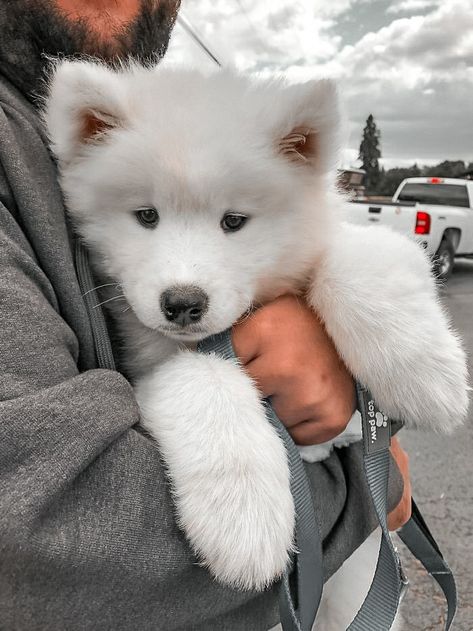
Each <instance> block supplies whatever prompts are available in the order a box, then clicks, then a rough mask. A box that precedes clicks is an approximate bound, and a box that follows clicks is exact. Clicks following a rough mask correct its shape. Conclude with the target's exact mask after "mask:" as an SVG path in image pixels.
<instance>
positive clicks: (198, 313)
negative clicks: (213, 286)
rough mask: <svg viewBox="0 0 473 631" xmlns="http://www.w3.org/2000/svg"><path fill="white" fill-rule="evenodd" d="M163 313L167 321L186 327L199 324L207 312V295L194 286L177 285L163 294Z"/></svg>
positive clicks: (161, 301) (161, 302)
mask: <svg viewBox="0 0 473 631" xmlns="http://www.w3.org/2000/svg"><path fill="white" fill-rule="evenodd" d="M160 304H161V311H162V312H163V313H164V316H165V317H166V320H169V322H174V323H175V324H179V325H180V326H182V327H184V326H187V325H188V324H193V323H195V322H198V321H199V320H200V319H201V318H202V316H203V315H204V313H205V312H206V311H207V307H208V305H209V299H208V296H207V294H206V293H205V292H204V291H202V289H199V287H195V286H193V285H176V286H175V287H171V288H170V289H166V291H163V293H162V294H161V300H160Z"/></svg>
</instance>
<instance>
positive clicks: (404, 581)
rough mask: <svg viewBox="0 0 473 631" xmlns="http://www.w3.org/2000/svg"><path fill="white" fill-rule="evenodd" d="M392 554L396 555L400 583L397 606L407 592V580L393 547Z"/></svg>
mask: <svg viewBox="0 0 473 631" xmlns="http://www.w3.org/2000/svg"><path fill="white" fill-rule="evenodd" d="M394 552H395V553H396V560H397V567H398V570H399V580H400V582H401V589H400V591H399V605H400V604H401V603H402V601H403V600H404V597H405V595H406V594H407V592H408V591H409V579H408V578H407V576H406V573H405V572H404V568H403V566H402V562H401V557H400V556H399V552H398V549H397V548H396V547H395V548H394Z"/></svg>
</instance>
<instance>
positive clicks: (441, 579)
mask: <svg viewBox="0 0 473 631" xmlns="http://www.w3.org/2000/svg"><path fill="white" fill-rule="evenodd" d="M397 534H398V535H399V537H400V538H401V540H402V541H403V542H404V544H405V545H406V546H407V547H408V548H409V550H410V551H411V553H412V554H413V555H414V556H415V557H416V558H417V559H418V560H419V561H420V562H421V563H422V565H423V566H424V567H425V569H426V570H427V572H428V573H429V574H430V575H431V576H432V578H433V579H434V580H435V581H436V582H437V584H438V585H439V587H440V589H441V590H442V592H443V594H444V596H445V600H446V601H447V618H446V621H445V630H446V631H448V630H449V629H450V627H451V626H452V622H453V619H454V617H455V614H456V611H457V588H456V585H455V578H454V576H453V574H452V571H451V569H450V568H449V567H448V565H447V562H446V561H445V559H444V558H443V556H442V553H441V552H440V549H439V547H438V545H437V542H436V541H435V539H434V537H433V536H432V534H431V532H430V530H429V528H428V527H427V524H426V523H425V521H424V518H423V517H422V514H421V512H420V510H419V508H418V507H417V504H416V503H415V502H414V500H412V517H411V519H410V520H409V521H408V522H407V524H405V525H404V526H403V527H402V528H401V529H400V530H398V531H397Z"/></svg>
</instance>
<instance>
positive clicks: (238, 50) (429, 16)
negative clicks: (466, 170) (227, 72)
mask: <svg viewBox="0 0 473 631" xmlns="http://www.w3.org/2000/svg"><path fill="white" fill-rule="evenodd" d="M181 7H182V9H181V11H182V14H183V16H184V17H185V18H187V19H188V20H189V22H190V23H191V24H192V26H193V27H194V28H195V29H196V31H198V33H199V35H200V36H201V37H202V39H203V40H204V42H205V43H206V44H207V45H208V46H209V48H210V49H211V50H212V51H213V52H214V53H215V54H216V55H217V57H219V58H220V59H221V60H222V61H223V62H224V63H232V64H235V65H237V66H238V67H240V68H242V69H244V70H258V71H266V72H272V71H277V72H281V71H282V72H285V73H287V74H288V75H289V76H290V77H291V78H293V79H300V80H304V79H308V78H312V77H319V76H331V77H335V78H337V79H338V80H339V82H340V85H341V87H342V95H343V98H344V102H345V110H346V113H347V116H348V119H349V126H348V136H347V143H346V144H347V149H346V150H345V154H344V164H345V166H348V165H349V164H356V157H357V153H358V146H359V142H360V136H361V131H362V127H363V123H364V121H365V119H366V117H367V115H368V114H369V113H372V114H373V115H374V117H375V119H376V121H377V123H378V125H379V127H380V129H381V133H382V152H383V158H384V163H385V166H386V167H391V166H395V165H399V166H404V165H408V164H412V163H413V162H414V161H417V162H418V163H420V164H429V163H435V162H439V161H440V160H443V159H463V160H466V161H473V0H299V1H295V0H183V1H182V5H181ZM168 55H169V57H170V58H171V59H172V60H173V61H179V62H190V63H192V64H196V65H198V66H201V67H203V68H204V67H206V66H208V65H209V64H211V63H212V62H210V61H209V59H208V58H206V56H205V54H204V53H203V52H202V51H201V50H200V49H199V47H198V46H197V45H196V44H195V43H194V42H193V41H192V39H191V38H189V36H188V35H187V34H186V33H185V32H184V30H183V29H182V27H181V26H180V25H177V26H176V28H175V29H174V34H173V36H172V40H171V46H170V49H169V53H168Z"/></svg>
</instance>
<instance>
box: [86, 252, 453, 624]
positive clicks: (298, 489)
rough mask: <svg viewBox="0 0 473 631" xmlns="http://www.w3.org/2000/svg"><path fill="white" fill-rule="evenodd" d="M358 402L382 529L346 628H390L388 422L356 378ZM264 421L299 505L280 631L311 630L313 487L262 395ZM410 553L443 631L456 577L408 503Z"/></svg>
mask: <svg viewBox="0 0 473 631" xmlns="http://www.w3.org/2000/svg"><path fill="white" fill-rule="evenodd" d="M74 257H75V264H76V272H77V277H78V280H79V286H80V289H81V292H82V295H83V299H84V303H85V306H86V309H87V313H88V316H89V321H90V326H91V329H92V334H93V339H94V345H95V352H96V357H97V364H98V366H99V367H100V368H106V369H110V370H115V361H114V357H113V352H112V346H111V343H110V338H109V335H108V330H107V324H106V321H105V318H104V315H103V312H102V308H101V307H100V306H98V307H97V306H96V305H95V304H94V298H93V297H92V295H91V294H92V290H93V289H94V282H93V277H92V273H91V271H90V268H89V263H88V255H87V251H86V249H85V248H84V246H83V245H82V244H81V243H80V241H79V240H78V239H76V241H75V244H74ZM198 350H199V351H200V352H206V353H216V354H217V355H219V356H221V357H223V358H224V359H231V360H233V361H236V357H235V353H234V351H233V346H232V342H231V332H230V331H225V332H223V333H220V334H219V335H216V336H213V337H211V338H207V339H205V340H203V341H202V342H200V343H199V346H198ZM357 399H358V408H359V410H360V412H361V417H362V428H363V444H364V467H365V473H366V478H367V481H368V486H369V489H370V492H371V497H372V499H373V504H374V507H375V510H376V514H377V516H378V520H379V523H380V525H381V529H382V540H381V546H380V553H379V558H378V563H377V567H376V571H375V575H374V578H373V583H372V585H371V587H370V590H369V592H368V595H367V596H366V599H365V601H364V603H363V605H362V606H361V608H360V610H359V611H358V613H357V615H356V617H355V619H354V620H353V622H352V623H351V625H350V626H349V627H348V631H389V629H390V628H391V625H392V622H393V620H394V617H395V615H396V612H397V607H398V604H399V601H400V599H401V598H402V596H403V594H404V592H405V590H406V588H407V585H408V583H407V580H406V578H405V576H404V573H403V570H402V566H401V563H400V560H399V555H398V554H397V551H396V549H395V548H394V546H393V544H392V541H391V537H390V535H389V531H388V528H387V517H386V515H387V488H388V475H389V444H390V434H391V429H390V421H389V419H388V418H387V417H386V416H385V415H384V414H382V412H381V411H380V410H379V409H378V408H377V407H376V405H375V402H374V400H373V398H372V397H371V396H370V394H369V392H368V391H367V390H366V389H364V388H362V387H361V386H359V385H358V384H357ZM265 406H266V415H267V418H268V421H269V422H270V423H271V425H272V426H273V427H274V428H275V429H276V431H277V432H278V434H279V436H280V437H281V439H282V441H283V442H284V445H285V447H286V450H287V456H288V462H289V470H290V473H291V491H292V494H293V498H294V506H295V511H296V529H295V539H296V546H297V550H298V553H297V554H296V555H295V557H294V560H293V571H294V575H293V576H294V577H295V591H296V598H294V597H293V593H292V589H291V581H290V578H292V577H291V569H290V568H288V569H287V571H286V572H285V574H284V576H283V579H282V581H281V588H280V594H279V608H280V617H281V623H282V626H283V629H284V631H311V629H312V626H313V623H314V620H315V616H316V614H317V610H318V607H319V603H320V598H321V595H322V589H323V571H322V570H323V557H322V543H321V538H320V533H319V529H318V525H317V522H316V518H315V512H314V507H313V503H312V495H311V491H310V485H309V482H308V480H307V476H306V473H305V470H304V465H303V463H302V460H301V458H300V455H299V451H298V449H297V447H296V445H295V444H294V442H293V440H292V438H291V437H290V435H289V434H288V432H287V430H286V428H285V427H284V425H283V424H282V423H281V421H280V420H279V419H278V417H277V416H276V414H275V412H274V410H273V409H272V407H271V404H270V402H269V401H265ZM398 534H399V536H400V537H401V539H402V541H403V542H404V543H405V544H406V546H407V547H408V548H409V549H410V551H411V552H412V554H413V555H414V556H415V557H416V558H417V559H419V561H420V562H421V563H422V564H423V565H424V567H425V568H426V570H427V571H428V572H429V574H431V576H432V577H433V578H434V579H435V580H436V581H437V583H438V584H439V585H440V587H441V589H442V591H443V593H444V595H445V598H446V600H447V606H448V613H447V620H446V624H445V630H446V631H448V630H449V629H450V627H451V624H452V621H453V618H454V616H455V613H456V607H457V592H456V586H455V579H454V577H453V574H452V572H451V570H450V568H449V567H448V565H447V563H446V562H445V560H444V559H443V557H442V554H441V553H440V550H439V547H438V545H437V543H436V541H435V539H434V537H433V536H432V534H431V532H430V531H429V529H428V527H427V525H426V523H425V521H424V519H423V518H422V515H421V513H420V511H419V509H418V507H417V505H416V504H415V502H414V500H413V501H412V518H411V519H410V520H409V522H408V523H407V524H406V525H405V526H404V527H403V528H402V529H401V530H400V531H398Z"/></svg>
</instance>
